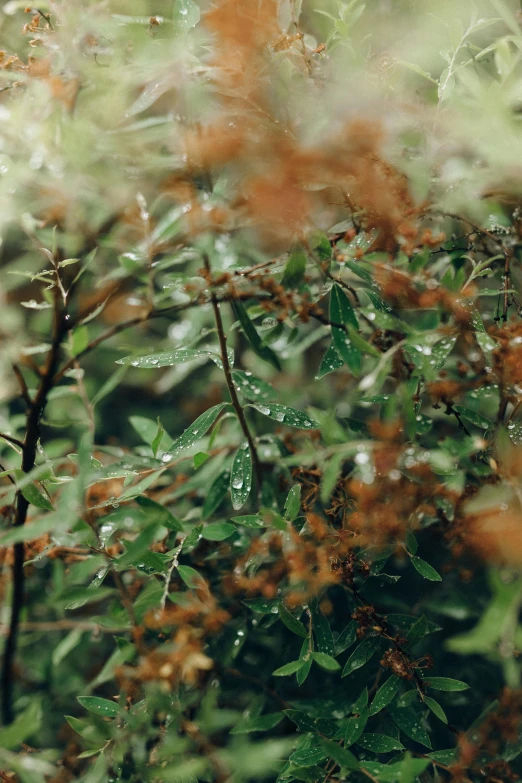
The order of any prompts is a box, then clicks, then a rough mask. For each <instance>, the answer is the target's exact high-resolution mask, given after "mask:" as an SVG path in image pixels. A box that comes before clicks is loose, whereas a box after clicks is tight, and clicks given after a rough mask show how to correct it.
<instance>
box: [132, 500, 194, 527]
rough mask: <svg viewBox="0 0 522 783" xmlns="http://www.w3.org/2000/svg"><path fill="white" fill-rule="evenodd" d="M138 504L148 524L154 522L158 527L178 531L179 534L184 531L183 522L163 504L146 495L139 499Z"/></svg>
mask: <svg viewBox="0 0 522 783" xmlns="http://www.w3.org/2000/svg"><path fill="white" fill-rule="evenodd" d="M136 503H137V504H138V506H140V508H141V509H142V510H143V511H144V512H145V516H146V520H147V523H149V524H150V523H152V522H154V523H155V524H156V525H161V526H162V527H166V528H167V529H168V530H177V531H179V532H181V531H182V530H183V525H182V524H181V522H180V521H179V520H178V519H176V517H175V516H174V514H171V512H170V511H169V510H168V508H165V506H162V505H161V503H157V502H156V501H155V500H152V498H149V497H147V496H146V495H140V496H139V497H137V498H136Z"/></svg>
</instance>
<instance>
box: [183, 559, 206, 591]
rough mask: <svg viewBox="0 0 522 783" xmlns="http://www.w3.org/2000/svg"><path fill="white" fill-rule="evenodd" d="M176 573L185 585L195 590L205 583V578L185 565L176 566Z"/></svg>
mask: <svg viewBox="0 0 522 783" xmlns="http://www.w3.org/2000/svg"><path fill="white" fill-rule="evenodd" d="M178 573H179V575H180V577H181V578H182V579H183V581H184V582H185V584H186V585H187V587H190V588H191V590H197V589H199V588H200V587H202V586H203V585H204V584H205V580H204V579H203V577H202V576H201V574H200V573H199V572H198V571H196V569H195V568H192V567H191V566H186V565H180V566H178Z"/></svg>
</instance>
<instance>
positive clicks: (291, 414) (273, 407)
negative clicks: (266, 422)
mask: <svg viewBox="0 0 522 783" xmlns="http://www.w3.org/2000/svg"><path fill="white" fill-rule="evenodd" d="M250 407H251V408H255V410H256V411H259V413H262V414H263V416H268V417H269V418H271V419H274V421H278V422H280V423H281V424H286V426H287V427H297V428H298V429H301V430H315V429H317V422H315V421H314V420H313V419H312V417H311V416H308V415H307V414H306V413H302V412H301V411H297V410H295V408H288V407H287V406H286V405H278V404H277V403H275V402H267V403H266V404H263V405H254V404H252V405H250Z"/></svg>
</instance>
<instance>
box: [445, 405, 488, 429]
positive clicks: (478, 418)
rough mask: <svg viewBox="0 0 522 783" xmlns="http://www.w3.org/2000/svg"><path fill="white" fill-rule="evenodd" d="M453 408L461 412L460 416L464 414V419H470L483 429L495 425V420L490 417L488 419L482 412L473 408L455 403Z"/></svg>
mask: <svg viewBox="0 0 522 783" xmlns="http://www.w3.org/2000/svg"><path fill="white" fill-rule="evenodd" d="M453 408H454V409H455V410H456V411H457V413H459V414H460V416H462V418H463V419H465V420H466V421H470V422H471V423H472V424H474V425H475V426H476V427H480V428H481V429H483V430H488V429H489V428H490V427H492V426H493V422H492V421H490V419H487V418H486V417H485V416H482V415H481V414H480V413H477V412H476V411H473V410H471V408H464V407H463V406H462V405H454V406H453Z"/></svg>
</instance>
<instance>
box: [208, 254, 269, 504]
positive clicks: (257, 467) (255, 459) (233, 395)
mask: <svg viewBox="0 0 522 783" xmlns="http://www.w3.org/2000/svg"><path fill="white" fill-rule="evenodd" d="M204 261H205V269H206V270H207V272H208V274H209V276H210V274H211V270H210V261H209V258H208V256H205V258H204ZM210 300H211V302H212V307H213V309H214V318H215V321H216V329H217V333H218V339H219V347H220V350H221V361H222V362H223V370H224V373H225V380H226V383H227V387H228V393H229V394H230V399H231V401H232V405H233V407H234V410H235V412H236V415H237V418H238V420H239V423H240V425H241V429H242V430H243V434H244V436H245V438H246V440H247V443H248V447H249V449H250V453H251V455H252V463H253V465H254V473H255V475H256V479H257V488H258V491H261V483H262V470H261V462H260V461H259V455H258V453H257V448H256V444H255V441H254V438H253V437H252V433H251V432H250V427H249V426H248V422H247V420H246V416H245V412H244V410H243V408H242V406H241V403H240V402H239V398H238V396H237V392H236V387H235V386H234V379H233V378H232V370H231V368H230V362H229V361H228V353H227V339H226V337H225V330H224V328H223V320H222V318H221V313H220V310H219V303H218V299H217V297H216V295H215V294H214V293H213V292H212V293H211V295H210Z"/></svg>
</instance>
